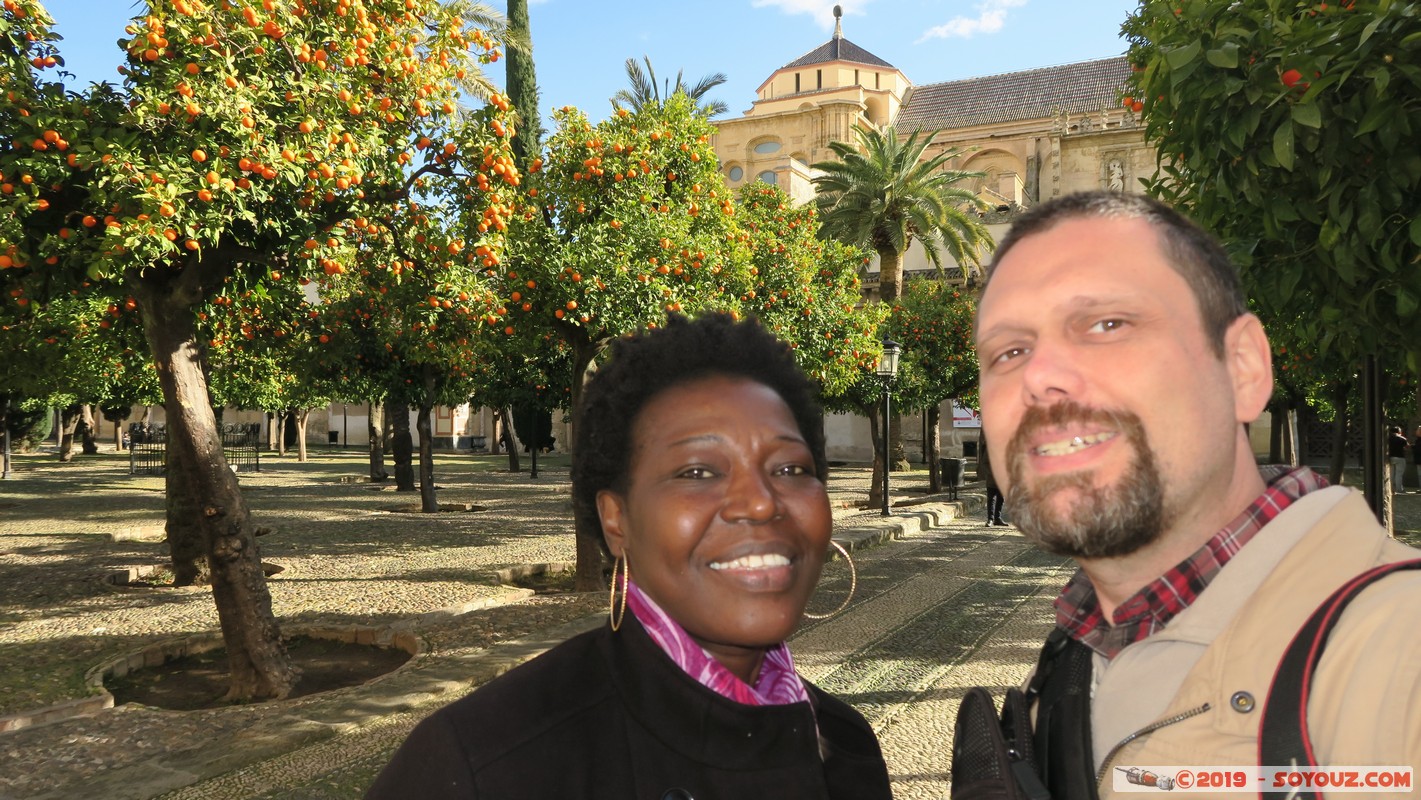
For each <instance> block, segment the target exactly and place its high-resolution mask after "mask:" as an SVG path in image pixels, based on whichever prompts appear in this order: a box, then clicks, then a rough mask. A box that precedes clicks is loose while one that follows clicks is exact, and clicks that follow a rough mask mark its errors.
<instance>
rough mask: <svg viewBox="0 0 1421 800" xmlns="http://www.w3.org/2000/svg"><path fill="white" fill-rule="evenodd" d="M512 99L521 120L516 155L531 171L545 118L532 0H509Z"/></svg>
mask: <svg viewBox="0 0 1421 800" xmlns="http://www.w3.org/2000/svg"><path fill="white" fill-rule="evenodd" d="M504 63H505V64H506V67H505V69H506V70H507V73H506V75H507V84H508V99H509V101H510V102H511V103H512V104H513V108H514V109H515V110H517V112H518V117H519V122H520V124H519V125H518V128H517V129H516V132H515V133H514V136H513V141H512V143H511V144H512V146H513V158H514V163H516V164H517V165H518V169H519V170H520V171H523V172H527V171H528V165H529V162H531V161H532V160H533V159H534V158H536V157H537V155H538V153H539V151H540V150H541V149H542V139H543V119H542V114H540V113H539V111H538V79H537V74H536V72H535V70H534V68H533V36H532V30H531V29H530V28H529V26H528V0H508V54H507V58H506V59H505V61H504Z"/></svg>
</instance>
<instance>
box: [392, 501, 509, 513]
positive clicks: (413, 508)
mask: <svg viewBox="0 0 1421 800" xmlns="http://www.w3.org/2000/svg"><path fill="white" fill-rule="evenodd" d="M380 510H381V511H386V512H389V513H391V514H423V513H424V506H422V505H420V504H419V503H409V504H407V505H399V506H384V507H383V508H381V509H380ZM485 510H487V509H486V508H485V507H484V506H479V505H474V504H473V503H440V504H439V513H441V514H466V513H468V512H471V511H485Z"/></svg>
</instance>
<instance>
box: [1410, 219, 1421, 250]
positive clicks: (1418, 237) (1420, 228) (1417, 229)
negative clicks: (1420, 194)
mask: <svg viewBox="0 0 1421 800" xmlns="http://www.w3.org/2000/svg"><path fill="white" fill-rule="evenodd" d="M1411 243H1412V244H1414V245H1421V217H1416V218H1415V219H1413V220H1411Z"/></svg>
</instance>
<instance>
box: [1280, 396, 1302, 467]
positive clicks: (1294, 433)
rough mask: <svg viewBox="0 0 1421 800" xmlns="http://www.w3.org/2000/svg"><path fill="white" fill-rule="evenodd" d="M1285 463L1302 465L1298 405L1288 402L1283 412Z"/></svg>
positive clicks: (1293, 465) (1294, 465)
mask: <svg viewBox="0 0 1421 800" xmlns="http://www.w3.org/2000/svg"><path fill="white" fill-rule="evenodd" d="M1283 463H1284V464H1287V465H1288V466H1290V467H1296V466H1298V465H1300V464H1301V463H1302V446H1301V444H1300V443H1299V442H1298V404H1297V403H1295V402H1292V401H1289V402H1288V407H1287V409H1286V410H1285V411H1284V412H1283Z"/></svg>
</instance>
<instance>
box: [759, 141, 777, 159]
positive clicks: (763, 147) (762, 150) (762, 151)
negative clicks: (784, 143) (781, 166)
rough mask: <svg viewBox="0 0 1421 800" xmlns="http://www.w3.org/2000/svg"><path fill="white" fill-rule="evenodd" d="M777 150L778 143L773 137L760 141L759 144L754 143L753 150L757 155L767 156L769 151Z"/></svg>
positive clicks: (774, 151)
mask: <svg viewBox="0 0 1421 800" xmlns="http://www.w3.org/2000/svg"><path fill="white" fill-rule="evenodd" d="M779 151H780V143H779V142H776V141H774V140H773V139H772V140H770V141H768V142H760V143H759V144H757V145H755V152H756V154H758V155H762V156H767V155H769V154H771V153H778V152H779Z"/></svg>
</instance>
